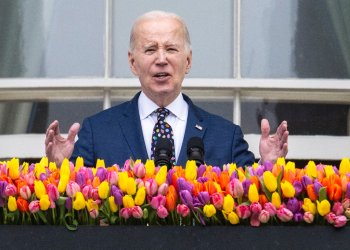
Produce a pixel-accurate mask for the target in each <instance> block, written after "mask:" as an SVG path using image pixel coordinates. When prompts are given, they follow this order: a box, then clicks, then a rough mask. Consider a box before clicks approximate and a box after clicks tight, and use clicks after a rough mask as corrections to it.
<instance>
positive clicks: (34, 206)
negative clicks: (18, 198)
mask: <svg viewBox="0 0 350 250" xmlns="http://www.w3.org/2000/svg"><path fill="white" fill-rule="evenodd" d="M39 210H40V201H39V200H35V201H31V202H30V203H29V211H30V212H31V213H36V212H38V211H39Z"/></svg>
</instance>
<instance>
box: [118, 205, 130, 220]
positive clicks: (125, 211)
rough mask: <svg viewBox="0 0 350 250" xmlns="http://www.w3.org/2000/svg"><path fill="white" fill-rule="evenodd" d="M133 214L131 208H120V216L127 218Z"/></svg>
mask: <svg viewBox="0 0 350 250" xmlns="http://www.w3.org/2000/svg"><path fill="white" fill-rule="evenodd" d="M131 215H132V211H131V208H126V207H123V208H122V209H120V212H119V216H120V217H123V218H124V219H126V220H127V219H129V218H130V216H131Z"/></svg>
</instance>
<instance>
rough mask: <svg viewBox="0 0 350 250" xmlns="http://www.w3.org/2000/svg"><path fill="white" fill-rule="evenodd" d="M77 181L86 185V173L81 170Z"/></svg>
mask: <svg viewBox="0 0 350 250" xmlns="http://www.w3.org/2000/svg"><path fill="white" fill-rule="evenodd" d="M75 181H76V182H77V183H78V185H79V186H80V187H82V186H84V185H85V184H86V181H85V175H84V173H83V172H81V171H79V172H78V173H77V176H76V179H75Z"/></svg>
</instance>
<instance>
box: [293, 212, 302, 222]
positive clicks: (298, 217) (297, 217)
mask: <svg viewBox="0 0 350 250" xmlns="http://www.w3.org/2000/svg"><path fill="white" fill-rule="evenodd" d="M293 220H294V221H295V222H302V221H303V220H304V216H303V214H302V213H300V212H299V213H296V214H294V215H293Z"/></svg>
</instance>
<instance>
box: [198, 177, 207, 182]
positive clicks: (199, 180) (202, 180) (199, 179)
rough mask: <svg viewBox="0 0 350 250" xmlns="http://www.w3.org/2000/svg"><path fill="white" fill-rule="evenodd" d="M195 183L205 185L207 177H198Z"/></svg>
mask: <svg viewBox="0 0 350 250" xmlns="http://www.w3.org/2000/svg"><path fill="white" fill-rule="evenodd" d="M197 181H198V182H200V183H206V182H207V181H208V177H199V178H198V179H197Z"/></svg>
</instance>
